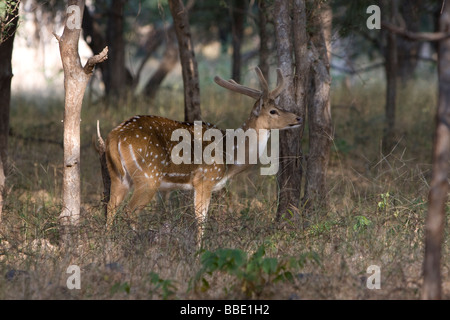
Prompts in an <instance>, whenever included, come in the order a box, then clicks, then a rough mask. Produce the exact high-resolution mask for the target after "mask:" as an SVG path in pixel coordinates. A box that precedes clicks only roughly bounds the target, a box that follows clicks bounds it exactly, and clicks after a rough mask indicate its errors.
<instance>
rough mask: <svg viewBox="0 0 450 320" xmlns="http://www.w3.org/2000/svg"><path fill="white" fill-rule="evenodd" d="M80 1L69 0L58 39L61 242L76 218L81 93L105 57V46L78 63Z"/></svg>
mask: <svg viewBox="0 0 450 320" xmlns="http://www.w3.org/2000/svg"><path fill="white" fill-rule="evenodd" d="M84 4H85V3H84V0H70V1H69V4H68V9H67V12H68V13H67V18H66V22H65V27H64V31H63V34H62V36H61V37H59V36H57V35H56V34H55V37H56V38H57V40H58V42H59V49H60V55H61V60H62V64H63V69H64V90H65V96H64V104H65V108H64V167H63V203H62V205H63V208H62V211H61V214H60V225H61V236H62V240H63V242H66V241H67V240H69V239H70V236H71V231H72V230H71V229H72V228H71V227H72V226H76V225H77V224H78V222H79V218H80V207H81V196H80V191H81V182H80V159H81V157H80V119H81V107H82V102H83V96H84V92H85V90H86V86H87V84H88V81H89V79H90V77H91V75H92V72H93V69H94V66H95V65H96V64H97V63H100V62H102V61H104V60H106V58H107V52H108V48H107V47H105V49H103V51H102V52H101V53H100V54H98V55H96V56H93V57H91V58H89V60H88V61H87V62H86V65H85V66H84V67H82V66H81V62H80V56H79V54H78V41H79V38H80V34H81V21H82V17H83V11H84Z"/></svg>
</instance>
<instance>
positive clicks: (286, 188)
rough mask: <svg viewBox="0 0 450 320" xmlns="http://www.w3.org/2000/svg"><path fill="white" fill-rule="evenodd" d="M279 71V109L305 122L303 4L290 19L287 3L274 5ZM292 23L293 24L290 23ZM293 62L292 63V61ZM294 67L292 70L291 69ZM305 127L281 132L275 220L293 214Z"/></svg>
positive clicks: (297, 3) (296, 1) (299, 1)
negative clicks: (282, 81) (281, 79)
mask: <svg viewBox="0 0 450 320" xmlns="http://www.w3.org/2000/svg"><path fill="white" fill-rule="evenodd" d="M273 13H274V16H275V17H277V19H276V20H275V34H276V42H277V56H278V67H279V68H280V69H281V70H282V73H283V75H284V76H285V78H286V80H285V81H286V85H285V90H284V91H283V93H282V94H281V95H280V102H279V105H280V106H282V107H283V109H285V110H286V111H289V112H293V113H296V114H297V115H299V116H300V117H302V119H303V121H304V119H305V100H304V99H305V92H306V83H307V82H306V79H307V77H308V73H309V72H308V71H307V70H308V69H309V62H308V59H307V44H308V41H307V34H306V12H305V3H304V1H303V0H294V1H293V12H292V14H293V17H294V18H293V19H292V20H291V17H290V15H291V11H290V9H289V2H287V1H283V0H276V1H275V5H274V11H273ZM291 22H292V23H291ZM294 58H295V61H294ZM294 66H295V69H294ZM303 130H304V124H302V125H301V126H300V128H296V129H290V130H283V131H280V156H279V158H280V164H279V165H280V166H279V170H278V175H277V182H278V185H279V194H278V209H277V220H279V219H280V218H284V217H286V218H288V217H290V216H291V214H290V213H289V212H291V213H292V214H294V215H295V214H296V213H297V212H296V209H297V208H298V205H299V200H300V192H301V182H302V157H303V154H302V145H301V139H302V136H303Z"/></svg>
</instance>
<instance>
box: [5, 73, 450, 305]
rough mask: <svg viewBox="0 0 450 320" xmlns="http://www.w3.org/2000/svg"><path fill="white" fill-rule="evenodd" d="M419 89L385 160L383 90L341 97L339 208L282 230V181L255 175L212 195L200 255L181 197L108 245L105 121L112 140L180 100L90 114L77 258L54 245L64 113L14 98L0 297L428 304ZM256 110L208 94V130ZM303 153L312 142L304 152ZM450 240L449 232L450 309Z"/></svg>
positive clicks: (409, 92) (85, 126)
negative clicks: (101, 145)
mask: <svg viewBox="0 0 450 320" xmlns="http://www.w3.org/2000/svg"><path fill="white" fill-rule="evenodd" d="M409 86H410V87H408V88H407V89H405V90H404V91H402V92H400V93H399V98H398V111H397V132H396V137H397V139H398V141H399V143H398V144H397V145H396V146H395V148H394V149H393V150H392V152H391V153H389V154H388V155H382V154H381V151H380V150H381V145H380V141H381V136H382V128H383V113H384V112H383V111H384V89H383V87H382V86H381V85H379V84H377V83H370V84H365V85H361V84H357V85H355V86H353V87H351V88H350V89H347V88H345V87H343V86H340V85H336V86H335V87H333V96H332V106H333V107H332V113H333V114H332V116H333V123H334V128H335V139H334V141H333V148H332V152H331V158H330V168H329V172H328V189H329V195H328V196H329V204H330V206H329V210H327V211H322V212H316V213H314V214H311V215H310V216H309V217H307V220H308V226H307V227H303V222H304V221H294V222H292V221H281V222H280V223H276V222H275V212H276V193H277V185H276V179H274V177H271V176H260V175H259V174H258V170H257V168H255V169H251V170H249V171H247V172H245V173H242V174H241V175H239V176H237V177H236V178H235V179H233V180H232V182H231V183H230V184H229V186H228V187H227V188H226V190H224V191H222V192H219V193H217V194H216V195H215V196H214V197H213V200H212V203H211V207H210V215H209V220H208V223H207V226H206V233H205V239H204V248H203V250H202V251H197V249H196V247H195V246H194V237H193V233H194V230H195V221H194V217H193V204H192V195H191V194H186V193H181V192H174V193H172V194H171V195H170V197H166V196H165V195H159V196H158V197H155V199H154V201H152V203H151V205H149V206H148V208H147V209H146V210H145V211H144V212H143V214H142V216H141V217H140V218H141V226H142V229H143V230H148V231H147V232H145V233H141V234H136V233H135V232H133V231H132V230H131V229H130V228H129V223H128V222H129V221H127V219H126V218H125V217H123V216H120V217H119V219H117V223H116V225H115V228H114V230H113V234H109V235H108V234H105V226H104V224H105V218H104V215H103V211H102V208H101V203H100V199H101V195H102V191H103V187H102V182H101V173H100V164H99V161H98V156H97V154H96V152H95V150H94V149H93V147H92V137H93V136H94V135H95V132H96V120H97V119H99V120H100V124H101V129H102V134H103V136H104V137H106V135H107V133H108V132H109V130H111V129H112V128H113V127H114V126H116V125H117V124H119V123H120V122H121V121H123V120H124V119H126V118H128V117H130V116H132V115H135V114H150V113H151V114H157V115H162V116H166V117H169V118H173V119H182V118H183V114H182V112H183V111H182V110H183V107H182V106H183V101H182V99H183V98H182V93H181V91H179V90H178V91H177V90H175V91H174V90H173V89H172V90H169V92H167V91H165V90H163V91H161V92H160V94H158V96H157V100H156V101H155V102H153V103H151V104H149V103H147V101H145V100H140V99H137V100H129V101H125V102H123V103H121V104H120V106H119V107H118V108H115V109H114V108H110V109H106V108H105V107H104V106H103V105H102V104H101V103H91V104H89V103H86V104H85V105H84V107H83V114H82V122H81V128H82V162H81V175H82V199H83V203H82V207H83V210H82V221H81V225H80V228H79V230H80V238H79V240H78V243H77V244H76V246H74V247H73V248H69V249H68V251H67V250H66V251H64V250H61V249H60V248H59V246H58V243H59V230H58V214H59V212H60V210H61V202H60V198H61V182H62V157H63V150H62V123H61V120H62V117H63V102H62V100H59V99H54V100H47V101H41V100H39V99H27V98H26V97H22V96H16V97H14V99H13V105H12V110H11V129H12V136H11V137H10V141H9V144H10V150H9V156H10V159H11V164H10V168H9V170H8V175H7V179H8V180H7V181H8V194H7V198H6V202H5V207H4V212H3V217H2V218H3V221H2V225H1V226H0V299H11V298H12V299H17V298H19V299H22V298H25V299H49V298H53V299H200V298H201V299H222V298H229V299H240V298H259V299H265V298H269V299H311V298H312V299H417V298H419V297H420V287H421V281H422V280H421V272H422V270H421V267H422V260H423V250H424V248H423V237H424V218H425V215H426V210H427V204H426V201H427V192H428V182H429V180H430V174H431V172H430V170H431V165H430V158H431V142H432V140H431V138H432V134H433V117H434V112H435V105H436V97H435V96H436V90H435V84H434V83H433V81H428V82H427V81H425V80H422V81H417V82H415V83H412V84H410V85H409ZM168 93H170V94H168ZM251 105H252V101H251V100H250V99H248V98H241V97H237V96H236V95H234V94H229V93H226V92H223V90H221V89H217V88H213V87H212V86H211V87H209V86H206V85H205V87H204V88H202V106H203V107H202V112H203V115H204V118H205V120H207V121H210V122H214V123H217V124H218V125H219V127H222V128H236V127H238V126H239V125H240V123H241V122H243V121H244V120H245V118H246V117H247V115H248V113H249V112H250V108H251ZM24 115H25V116H24ZM307 143H308V141H307V137H306V139H305V141H304V146H305V149H307ZM300 210H301V208H300ZM447 212H448V210H447ZM446 230H448V228H447V229H446ZM448 241H449V240H448V231H446V235H445V244H444V246H443V257H444V258H443V268H442V270H443V281H444V285H443V287H444V297H447V298H449V297H450V288H449V287H450V278H449V275H448V268H449V267H450V266H449V264H448V261H449V260H448V256H449V249H448V248H449V246H448ZM46 244H49V245H50V246H46ZM72 264H76V265H78V266H80V268H81V289H80V290H68V289H67V287H66V280H67V278H68V276H69V275H68V274H66V270H67V268H68V266H69V265H72ZM370 265H378V266H380V268H381V289H380V290H369V289H367V288H366V284H365V281H366V279H367V278H368V277H369V276H370V274H368V273H367V268H368V267H369V266H370Z"/></svg>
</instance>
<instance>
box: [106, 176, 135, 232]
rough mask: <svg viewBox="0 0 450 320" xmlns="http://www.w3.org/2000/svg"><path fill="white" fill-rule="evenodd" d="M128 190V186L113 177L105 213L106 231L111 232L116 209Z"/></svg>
mask: <svg viewBox="0 0 450 320" xmlns="http://www.w3.org/2000/svg"><path fill="white" fill-rule="evenodd" d="M129 190H130V186H129V184H128V183H127V182H125V181H122V180H121V179H120V178H119V177H114V178H112V179H111V192H110V199H109V202H108V206H107V211H106V212H107V213H106V227H107V229H108V230H111V228H112V224H113V222H114V218H115V216H116V213H117V209H118V207H119V205H120V204H121V203H122V201H123V199H124V198H125V196H126V195H127V194H128V191H129Z"/></svg>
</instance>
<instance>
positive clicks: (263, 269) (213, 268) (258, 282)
mask: <svg viewBox="0 0 450 320" xmlns="http://www.w3.org/2000/svg"><path fill="white" fill-rule="evenodd" d="M308 261H313V262H315V263H317V264H319V263H320V259H319V256H318V255H317V254H316V253H314V252H308V253H305V254H301V255H299V256H298V257H286V258H272V257H267V256H266V246H265V245H264V244H263V245H261V246H260V247H258V249H257V250H256V251H255V252H254V253H253V254H252V255H250V256H249V255H248V254H247V252H245V251H243V250H240V249H223V248H221V249H217V250H216V251H205V252H204V253H203V254H202V256H201V264H202V267H201V269H200V270H199V271H198V272H197V274H196V275H195V277H194V278H193V280H192V281H191V286H192V285H193V286H194V288H195V289H196V290H200V291H202V292H205V291H207V290H209V289H210V288H211V285H210V281H208V278H207V277H206V275H208V276H210V277H212V276H213V274H215V273H219V274H222V275H223V274H226V275H229V276H231V278H232V279H233V280H232V281H231V282H229V283H230V284H231V285H230V286H228V287H226V288H225V290H226V291H228V292H230V291H233V290H234V291H240V292H241V293H243V294H244V295H245V296H246V297H247V298H250V297H253V296H257V297H259V296H260V295H261V294H262V293H263V291H264V289H265V288H266V287H267V285H269V284H271V283H277V282H283V281H289V282H293V281H294V275H293V272H294V271H296V270H298V269H300V268H303V267H304V266H305V264H306V263H307V262H308Z"/></svg>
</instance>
